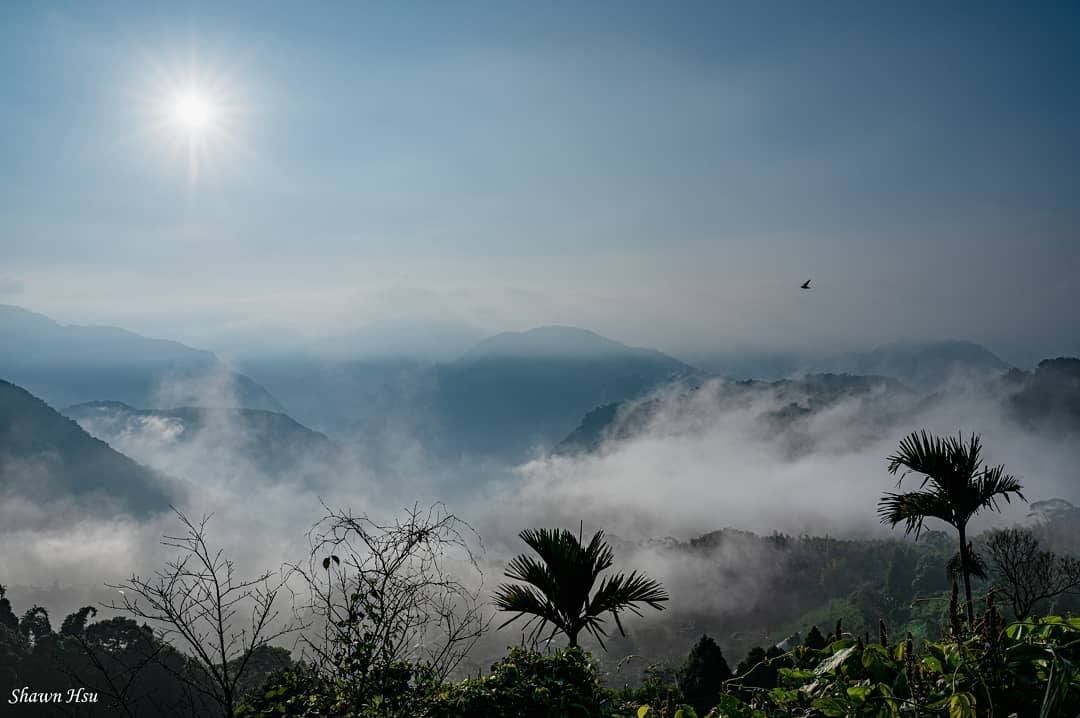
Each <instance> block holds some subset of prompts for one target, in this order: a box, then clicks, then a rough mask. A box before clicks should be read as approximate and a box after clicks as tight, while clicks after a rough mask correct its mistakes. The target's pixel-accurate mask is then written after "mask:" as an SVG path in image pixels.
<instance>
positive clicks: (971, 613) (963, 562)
mask: <svg viewBox="0 0 1080 718" xmlns="http://www.w3.org/2000/svg"><path fill="white" fill-rule="evenodd" d="M956 530H957V531H958V532H959V533H960V571H961V573H962V574H963V576H964V600H965V601H966V605H967V620H968V630H971V627H972V626H973V625H975V602H974V601H973V600H972V599H971V575H970V574H969V573H968V553H967V526H966V525H965V526H957V527H956Z"/></svg>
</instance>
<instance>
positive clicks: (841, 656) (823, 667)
mask: <svg viewBox="0 0 1080 718" xmlns="http://www.w3.org/2000/svg"><path fill="white" fill-rule="evenodd" d="M853 653H855V646H849V647H847V648H845V649H843V650H842V651H837V652H836V653H834V654H833V655H831V656H829V658H828V659H826V660H824V661H822V662H821V664H820V665H819V666H818V667H817V670H815V671H814V673H815V674H817V675H819V676H820V675H821V674H822V673H830V672H832V671H835V670H836V669H837V668H839V667H840V666H841V665H842V664H843V663H844V661H846V660H847V659H848V658H850V657H851V655H852V654H853Z"/></svg>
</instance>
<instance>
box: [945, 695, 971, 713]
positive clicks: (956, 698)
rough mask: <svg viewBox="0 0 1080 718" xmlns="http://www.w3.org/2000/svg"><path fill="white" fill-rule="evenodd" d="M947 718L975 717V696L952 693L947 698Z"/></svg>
mask: <svg viewBox="0 0 1080 718" xmlns="http://www.w3.org/2000/svg"><path fill="white" fill-rule="evenodd" d="M949 718H975V696H973V695H971V694H970V693H954V694H953V696H952V698H950V699H949Z"/></svg>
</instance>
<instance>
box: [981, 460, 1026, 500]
mask: <svg viewBox="0 0 1080 718" xmlns="http://www.w3.org/2000/svg"><path fill="white" fill-rule="evenodd" d="M973 483H974V488H975V496H976V500H977V501H978V502H979V506H980V507H983V506H986V507H989V508H991V509H993V510H994V511H997V510H998V505H997V500H998V498H1002V499H1005V503H1012V502H1011V500H1010V498H1009V494H1016V495H1017V496H1018V497H1019V498H1020V500H1021V501H1027V499H1025V498H1024V494H1023V489H1024V486H1023V484H1021V483H1020V480H1019V479H1017V478H1016V477H1015V476H1013V475H1012V474H1007V473H1005V467H1004V466H1002V465H1000V464H999V465H997V466H994V467H991V468H987V469H985V470H983V472H982V473H981V474H979V475H978V476H976V477H975V481H974V482H973Z"/></svg>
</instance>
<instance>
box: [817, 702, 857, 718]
mask: <svg viewBox="0 0 1080 718" xmlns="http://www.w3.org/2000/svg"><path fill="white" fill-rule="evenodd" d="M812 705H813V707H814V708H816V709H817V710H819V711H821V714H822V715H824V716H828V717H829V718H844V716H846V715H847V714H848V704H847V703H846V702H844V701H842V700H840V699H839V698H818V699H817V700H816V701H814V702H813V704H812Z"/></svg>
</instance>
